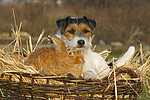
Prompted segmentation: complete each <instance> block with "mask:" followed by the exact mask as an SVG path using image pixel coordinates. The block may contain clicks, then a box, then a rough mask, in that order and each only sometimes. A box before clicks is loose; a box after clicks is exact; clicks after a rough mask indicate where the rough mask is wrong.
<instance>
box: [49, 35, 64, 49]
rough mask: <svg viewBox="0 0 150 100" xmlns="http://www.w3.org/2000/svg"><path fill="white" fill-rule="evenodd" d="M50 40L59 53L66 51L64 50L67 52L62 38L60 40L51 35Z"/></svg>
mask: <svg viewBox="0 0 150 100" xmlns="http://www.w3.org/2000/svg"><path fill="white" fill-rule="evenodd" d="M48 38H49V39H50V41H51V42H52V43H53V44H54V46H55V49H56V50H57V51H64V50H66V47H65V42H64V41H62V40H61V39H60V38H58V37H57V36H55V35H49V36H48Z"/></svg>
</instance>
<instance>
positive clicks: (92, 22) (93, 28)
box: [83, 16, 96, 30]
mask: <svg viewBox="0 0 150 100" xmlns="http://www.w3.org/2000/svg"><path fill="white" fill-rule="evenodd" d="M83 19H85V20H86V21H87V22H88V24H89V26H90V27H91V29H92V30H95V28H96V21H95V20H93V19H89V18H87V17H86V16H83Z"/></svg>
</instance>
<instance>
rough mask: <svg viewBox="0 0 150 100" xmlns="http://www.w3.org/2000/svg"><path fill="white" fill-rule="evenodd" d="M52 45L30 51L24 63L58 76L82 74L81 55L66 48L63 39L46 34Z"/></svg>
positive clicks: (39, 70)
mask: <svg viewBox="0 0 150 100" xmlns="http://www.w3.org/2000/svg"><path fill="white" fill-rule="evenodd" d="M48 37H49V38H50V40H51V42H52V43H53V44H54V47H52V48H49V47H43V48H40V49H38V50H36V51H34V52H32V53H31V54H30V55H29V57H28V59H27V61H26V62H25V65H29V66H33V68H35V69H36V70H37V71H38V73H40V74H54V75H58V76H62V75H67V74H70V73H71V75H73V76H76V77H80V76H81V74H82V68H81V67H82V64H83V56H82V55H81V53H78V52H76V53H74V52H70V51H69V50H66V49H67V48H66V46H65V43H64V41H62V40H61V39H60V38H58V37H56V36H54V35H50V36H48Z"/></svg>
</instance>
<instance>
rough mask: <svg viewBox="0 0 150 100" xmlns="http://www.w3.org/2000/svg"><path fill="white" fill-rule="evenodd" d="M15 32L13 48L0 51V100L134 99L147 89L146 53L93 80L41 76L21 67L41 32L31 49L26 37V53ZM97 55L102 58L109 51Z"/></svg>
mask: <svg viewBox="0 0 150 100" xmlns="http://www.w3.org/2000/svg"><path fill="white" fill-rule="evenodd" d="M15 33H16V38H15V41H14V49H13V50H12V51H11V50H9V49H8V47H9V45H8V46H6V48H3V49H0V67H1V69H0V75H1V77H0V93H1V96H0V97H1V98H4V99H12V100H14V99H15V100H17V99H22V100H23V99H24V100H27V99H34V100H35V99H36V100H38V99H39V100H45V99H51V100H53V99H54V100H57V99H70V100H72V99H89V100H91V99H115V98H118V99H136V98H137V97H138V96H139V93H140V92H141V91H142V89H143V83H144V84H146V85H147V87H149V83H148V82H149V81H148V80H150V78H149V76H150V75H148V74H149V73H150V70H149V68H150V67H149V66H150V65H149V62H150V60H149V59H150V57H149V55H150V52H149V51H146V52H143V51H142V52H141V51H140V52H138V53H137V54H136V55H135V56H134V58H133V59H132V60H131V61H130V62H129V63H128V64H126V65H125V66H122V67H120V68H115V67H114V68H112V70H111V71H110V73H109V74H108V75H107V76H105V77H102V78H100V79H98V80H95V81H92V80H84V79H83V78H75V77H71V76H55V75H42V74H39V73H38V71H37V70H35V69H34V68H33V67H32V66H26V65H24V62H25V60H26V58H27V57H28V55H29V54H30V53H31V52H33V51H34V50H36V48H37V47H38V45H39V44H41V42H42V41H43V40H44V39H46V38H42V36H43V34H44V31H43V32H42V33H41V35H40V36H39V39H38V41H37V43H36V46H35V48H34V49H33V46H32V41H31V37H30V38H29V42H28V43H29V44H28V43H27V50H25V49H23V48H22V46H21V38H20V37H19V35H18V34H17V32H15ZM10 45H12V44H10ZM100 54H101V55H102V56H103V57H104V58H106V57H107V56H108V54H109V51H106V52H105V51H103V52H101V53H100ZM141 55H142V56H141ZM111 60H114V59H111ZM139 97H140V96H139Z"/></svg>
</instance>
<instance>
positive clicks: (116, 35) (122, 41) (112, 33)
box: [0, 0, 150, 54]
mask: <svg viewBox="0 0 150 100" xmlns="http://www.w3.org/2000/svg"><path fill="white" fill-rule="evenodd" d="M12 8H14V10H15V16H16V21H17V25H18V26H19V24H20V22H22V27H21V31H23V32H26V35H31V36H32V37H38V36H39V35H40V33H41V32H42V30H43V29H45V36H47V35H48V34H54V33H56V31H57V27H56V23H55V21H56V20H57V19H60V18H64V17H66V16H68V15H70V16H72V17H76V16H77V17H83V16H84V15H86V16H87V17H89V18H92V19H95V20H96V21H97V28H96V31H95V33H94V35H95V38H94V40H93V44H94V45H96V46H97V48H96V51H101V50H103V49H105V48H106V49H111V50H112V53H119V54H120V53H121V52H124V51H126V49H127V48H128V46H129V45H135V46H137V47H138V46H139V44H140V43H142V45H143V47H144V49H149V41H150V0H0V38H1V39H2V40H0V43H1V44H2V43H5V41H6V40H9V38H10V37H12V31H11V24H12V25H13V26H14V19H13V12H12ZM4 38H5V41H3V39H4ZM6 38H7V39H6ZM6 42H7V41H6ZM7 43H9V42H7ZM7 43H6V44H7Z"/></svg>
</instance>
